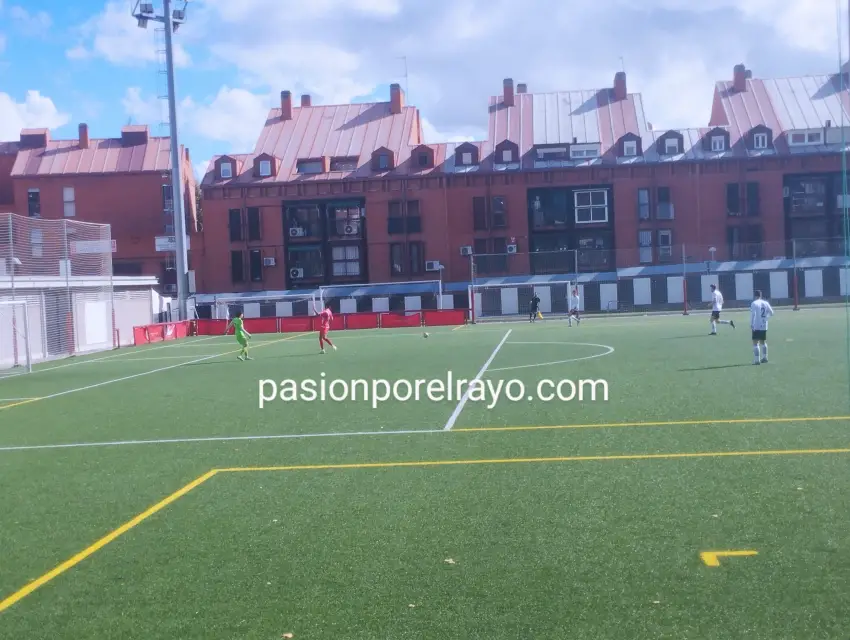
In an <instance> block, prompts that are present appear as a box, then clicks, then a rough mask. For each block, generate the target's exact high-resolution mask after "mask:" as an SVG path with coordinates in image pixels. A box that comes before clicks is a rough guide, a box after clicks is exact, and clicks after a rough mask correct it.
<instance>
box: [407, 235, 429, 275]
mask: <svg viewBox="0 0 850 640" xmlns="http://www.w3.org/2000/svg"><path fill="white" fill-rule="evenodd" d="M407 253H408V255H409V256H410V275H418V274H421V273H425V250H424V248H423V244H422V243H421V242H411V243H410V244H408V245H407Z"/></svg>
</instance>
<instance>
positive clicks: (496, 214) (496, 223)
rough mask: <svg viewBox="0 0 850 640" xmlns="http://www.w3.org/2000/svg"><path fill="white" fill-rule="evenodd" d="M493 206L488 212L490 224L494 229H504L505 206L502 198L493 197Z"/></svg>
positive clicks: (505, 219) (505, 223) (505, 224)
mask: <svg viewBox="0 0 850 640" xmlns="http://www.w3.org/2000/svg"><path fill="white" fill-rule="evenodd" d="M492 202H493V206H492V210H491V212H490V222H491V224H492V227H493V228H494V229H499V228H502V227H506V226H507V224H508V219H507V218H508V216H507V206H506V205H505V197H504V196H493V201H492Z"/></svg>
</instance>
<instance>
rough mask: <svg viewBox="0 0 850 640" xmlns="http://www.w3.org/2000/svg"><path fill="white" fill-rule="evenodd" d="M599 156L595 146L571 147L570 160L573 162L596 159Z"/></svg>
mask: <svg viewBox="0 0 850 640" xmlns="http://www.w3.org/2000/svg"><path fill="white" fill-rule="evenodd" d="M598 155H599V152H598V151H597V150H596V147H595V146H588V145H585V146H576V145H573V146H572V147H570V158H572V159H573V160H582V159H585V158H595V157H596V156H598Z"/></svg>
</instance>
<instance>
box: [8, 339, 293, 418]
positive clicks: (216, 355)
mask: <svg viewBox="0 0 850 640" xmlns="http://www.w3.org/2000/svg"><path fill="white" fill-rule="evenodd" d="M305 335H309V334H306V333H302V334H293V335H290V336H287V337H285V338H279V339H278V340H269V341H268V342H262V343H260V344H258V345H257V346H255V347H251V346H250V344H249V348H250V349H251V350H252V351H253V350H256V349H261V348H263V347H268V346H269V345H272V344H277V343H279V342H284V341H286V340H293V339H295V338H300V337H303V336H305ZM241 351H242V350H241V349H234V350H232V351H225V352H223V353H214V354H211V355H208V356H204V357H203V358H195V359H194V360H189V361H188V362H180V363H178V364H175V365H171V366H168V367H163V368H161V369H151V370H148V371H142V372H141V373H135V374H133V375H129V376H124V377H123V378H115V379H112V380H106V381H104V382H97V383H95V384H91V385H88V386H86V387H79V388H77V389H66V390H65V391H59V392H57V393H51V394H50V395H47V396H41V397H40V398H30V399H29V400H23V401H22V402H13V403H12V404H6V405H2V406H0V411H4V410H6V409H11V408H13V407H21V406H23V405H25V404H32V403H33V402H38V401H39V400H50V399H51V398H58V397H60V396H66V395H68V394H71V393H76V392H77V391H86V390H88V389H97V388H99V387H105V386H106V385H108V384H113V383H115V382H121V381H124V380H132V379H133V378H141V377H143V376H147V375H151V374H153V373H158V372H160V371H171V370H172V369H177V368H179V367H183V366H186V365H190V364H194V363H196V362H204V361H206V360H214V359H215V358H223V357H224V356H229V355H233V354H234V353H240V352H241ZM131 361H132V360H125V362H131ZM56 368H57V369H58V368H59V367H56Z"/></svg>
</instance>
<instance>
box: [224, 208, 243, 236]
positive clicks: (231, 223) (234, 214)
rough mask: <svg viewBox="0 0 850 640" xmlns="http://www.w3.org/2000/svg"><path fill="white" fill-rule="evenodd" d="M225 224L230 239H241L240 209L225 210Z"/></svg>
mask: <svg viewBox="0 0 850 640" xmlns="http://www.w3.org/2000/svg"><path fill="white" fill-rule="evenodd" d="M227 226H228V228H229V229H230V241H231V242H241V241H242V210H241V209H231V210H230V211H228V212H227Z"/></svg>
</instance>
